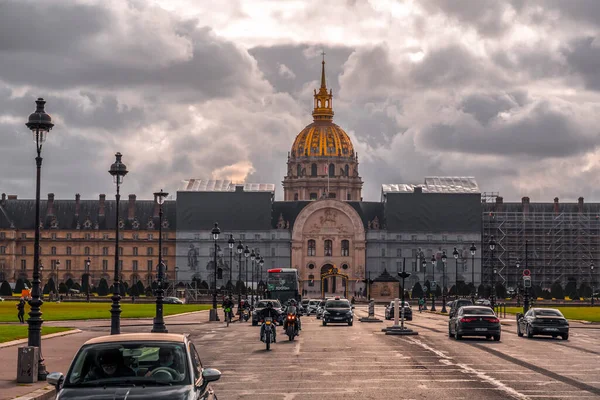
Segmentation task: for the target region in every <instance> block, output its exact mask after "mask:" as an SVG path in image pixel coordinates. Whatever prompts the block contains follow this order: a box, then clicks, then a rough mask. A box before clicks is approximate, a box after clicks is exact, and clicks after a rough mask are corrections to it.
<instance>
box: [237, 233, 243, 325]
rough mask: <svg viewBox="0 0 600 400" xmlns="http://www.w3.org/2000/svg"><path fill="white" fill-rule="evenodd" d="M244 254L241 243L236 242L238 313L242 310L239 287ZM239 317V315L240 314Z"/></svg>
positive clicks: (240, 289)
mask: <svg viewBox="0 0 600 400" xmlns="http://www.w3.org/2000/svg"><path fill="white" fill-rule="evenodd" d="M243 252H244V246H243V245H242V241H241V240H240V241H239V242H238V246H237V253H238V284H237V292H238V312H240V310H241V309H242V307H241V306H242V288H241V286H240V284H241V282H242V253H243ZM240 315H241V313H240Z"/></svg>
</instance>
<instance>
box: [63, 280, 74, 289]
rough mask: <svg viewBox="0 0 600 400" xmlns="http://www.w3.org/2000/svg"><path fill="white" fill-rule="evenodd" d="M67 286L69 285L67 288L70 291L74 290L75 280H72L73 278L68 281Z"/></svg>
mask: <svg viewBox="0 0 600 400" xmlns="http://www.w3.org/2000/svg"><path fill="white" fill-rule="evenodd" d="M65 285H67V287H68V288H69V289H73V285H74V282H73V279H71V278H69V279H67V281H66V282H65Z"/></svg>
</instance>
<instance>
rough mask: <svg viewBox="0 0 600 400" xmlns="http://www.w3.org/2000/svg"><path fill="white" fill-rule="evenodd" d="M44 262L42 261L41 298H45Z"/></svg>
mask: <svg viewBox="0 0 600 400" xmlns="http://www.w3.org/2000/svg"><path fill="white" fill-rule="evenodd" d="M43 272H44V264H42V263H40V299H41V300H42V301H43V300H44V274H43Z"/></svg>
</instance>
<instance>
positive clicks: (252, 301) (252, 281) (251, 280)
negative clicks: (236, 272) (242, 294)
mask: <svg viewBox="0 0 600 400" xmlns="http://www.w3.org/2000/svg"><path fill="white" fill-rule="evenodd" d="M255 260H256V253H254V249H252V253H251V254H250V261H252V275H251V276H250V282H251V287H250V296H252V300H250V304H251V305H252V306H254V294H255V293H256V292H255V291H254V265H255V263H254V261H255Z"/></svg>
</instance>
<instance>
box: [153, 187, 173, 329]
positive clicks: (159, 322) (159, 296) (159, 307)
mask: <svg viewBox="0 0 600 400" xmlns="http://www.w3.org/2000/svg"><path fill="white" fill-rule="evenodd" d="M168 195H169V193H167V192H163V190H162V189H160V192H155V193H154V201H155V202H156V203H158V285H157V287H156V316H155V317H154V321H153V324H152V330H151V331H150V332H152V333H168V332H169V331H168V330H167V327H166V326H165V320H164V318H163V294H164V290H163V280H164V270H165V268H164V267H165V265H164V263H163V259H162V217H163V204H165V200H166V199H167V196H168Z"/></svg>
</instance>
